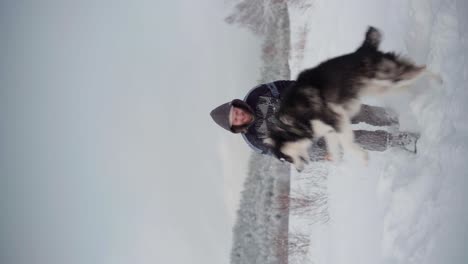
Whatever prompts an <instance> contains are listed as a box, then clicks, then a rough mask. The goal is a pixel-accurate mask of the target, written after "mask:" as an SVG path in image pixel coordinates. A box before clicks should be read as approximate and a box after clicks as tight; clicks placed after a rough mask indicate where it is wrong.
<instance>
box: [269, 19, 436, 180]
mask: <svg viewBox="0 0 468 264" xmlns="http://www.w3.org/2000/svg"><path fill="white" fill-rule="evenodd" d="M381 40H382V34H381V32H380V31H379V30H378V29H376V28H375V27H371V26H370V27H369V28H368V30H367V32H366V33H365V39H364V41H363V43H362V44H361V46H360V47H359V48H358V49H357V50H356V51H354V52H353V53H349V54H346V55H342V56H339V57H335V58H332V59H329V60H327V61H325V62H323V63H321V64H319V65H318V66H316V67H314V68H311V69H307V70H305V71H303V72H301V73H300V74H299V76H298V78H297V81H296V82H295V84H294V85H292V86H291V87H289V88H288V89H287V90H286V91H285V93H284V95H283V96H282V99H281V103H280V107H279V110H278V112H277V113H276V119H277V120H276V123H275V124H274V125H273V126H272V127H271V128H270V130H269V135H268V137H267V138H266V139H265V140H264V143H265V144H266V145H268V146H269V147H270V150H271V153H272V154H273V155H274V156H276V157H277V158H278V159H280V160H283V161H284V160H285V161H288V162H290V163H292V164H294V166H295V167H296V169H297V170H298V171H301V170H303V168H304V164H307V163H308V162H309V154H308V149H309V147H310V146H311V144H312V142H313V140H317V139H319V138H321V137H324V139H325V142H326V145H327V150H328V155H329V157H330V158H331V159H332V160H335V161H337V160H338V159H339V158H340V146H341V147H342V148H343V151H345V152H347V151H351V152H352V153H354V154H355V155H357V156H358V157H359V158H360V159H362V160H363V161H364V162H365V163H366V164H367V160H368V154H367V152H366V151H365V150H363V149H361V147H359V146H358V145H357V144H356V143H355V142H354V134H353V131H352V129H351V119H352V118H353V117H354V116H355V115H356V114H357V113H358V112H359V110H360V107H361V101H360V98H361V97H362V96H367V95H379V94H382V93H384V92H386V91H388V90H392V89H399V88H404V87H407V86H408V85H410V84H411V83H412V82H414V81H415V80H416V79H418V78H419V77H420V76H421V75H422V74H423V73H425V72H429V71H427V70H426V67H425V66H417V65H415V64H414V63H413V62H411V61H410V60H409V59H407V58H405V57H402V56H400V55H397V54H396V53H394V52H381V51H379V45H380V42H381ZM429 73H430V72H429ZM431 74H432V73H431Z"/></svg>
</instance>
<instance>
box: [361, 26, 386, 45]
mask: <svg viewBox="0 0 468 264" xmlns="http://www.w3.org/2000/svg"><path fill="white" fill-rule="evenodd" d="M381 41H382V34H381V33H380V31H379V30H378V29H376V28H375V27H372V26H369V28H368V29H367V32H366V38H365V39H364V42H363V43H362V45H361V48H371V49H376V50H377V49H378V48H379V45H380V42H381Z"/></svg>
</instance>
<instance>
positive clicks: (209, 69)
mask: <svg viewBox="0 0 468 264" xmlns="http://www.w3.org/2000/svg"><path fill="white" fill-rule="evenodd" d="M0 5H1V7H0V12H1V14H0V21H1V24H0V27H1V28H0V30H1V34H2V41H1V42H2V43H1V44H0V47H1V53H0V54H1V58H2V59H1V64H0V65H1V71H0V77H1V78H0V82H1V83H0V84H1V96H0V98H1V99H0V100H1V102H0V110H1V114H0V115H1V116H0V117H1V119H0V120H1V121H0V122H1V123H2V125H1V129H2V133H1V142H2V144H1V149H2V150H1V164H0V165H1V170H2V173H1V183H0V186H1V187H0V193H1V194H0V198H1V199H0V206H1V207H0V208H1V214H2V224H1V226H0V231H1V232H0V233H1V234H2V235H1V236H0V237H1V238H0V239H1V251H0V252H1V255H2V259H5V260H8V263H15V264H17V263H28V264H30V263H44V264H45V263H61V264H63V263H83V264H84V263H86V264H90V263H101V264H102V263H112V264H117V263H204V264H206V263H228V261H229V252H230V247H231V236H232V234H231V228H232V223H233V220H234V215H235V209H236V206H237V202H238V192H239V190H240V186H241V184H242V180H243V177H244V175H245V166H246V159H247V156H246V155H247V153H248V149H247V148H248V147H247V146H246V145H245V144H243V143H242V141H241V139H240V138H239V137H236V136H234V135H228V134H226V133H224V131H223V130H222V129H221V128H218V127H216V126H215V124H214V123H213V122H212V121H211V119H210V117H209V111H210V110H211V109H212V108H214V107H215V106H217V105H218V104H221V103H224V102H225V101H228V100H230V99H233V98H235V97H238V98H242V97H243V96H244V94H245V93H246V92H247V91H248V90H249V89H250V88H251V87H252V86H254V85H255V84H256V80H257V79H258V77H259V76H258V72H259V71H258V67H259V49H260V48H259V46H260V40H259V39H257V38H256V37H254V36H253V35H251V34H250V33H248V32H247V31H246V30H241V29H238V28H236V27H234V26H229V25H226V24H225V23H224V22H223V18H224V17H225V15H226V12H227V7H226V6H225V3H224V1H223V0H218V1H217V0H200V1H191V0H177V1H173V0H171V1H144V0H141V1H111V0H105V1H94V0H93V1H59V0H57V1H51V0H49V1H32V0H30V1H2V3H1V4H0ZM2 263H6V262H3V261H2Z"/></svg>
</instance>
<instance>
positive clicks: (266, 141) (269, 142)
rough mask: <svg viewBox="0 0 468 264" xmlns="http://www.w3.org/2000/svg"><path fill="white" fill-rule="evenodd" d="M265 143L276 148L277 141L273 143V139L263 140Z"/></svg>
mask: <svg viewBox="0 0 468 264" xmlns="http://www.w3.org/2000/svg"><path fill="white" fill-rule="evenodd" d="M263 143H264V144H265V145H267V146H270V147H274V146H275V141H273V139H271V138H265V139H264V140H263Z"/></svg>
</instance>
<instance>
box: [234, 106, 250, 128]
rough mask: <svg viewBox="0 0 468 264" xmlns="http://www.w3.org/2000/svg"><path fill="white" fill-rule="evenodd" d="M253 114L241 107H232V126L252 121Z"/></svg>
mask: <svg viewBox="0 0 468 264" xmlns="http://www.w3.org/2000/svg"><path fill="white" fill-rule="evenodd" d="M252 119H253V117H252V115H251V114H250V113H249V112H246V111H245V110H243V109H241V108H237V107H235V106H233V107H232V108H231V126H242V125H246V124H250V122H252Z"/></svg>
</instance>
